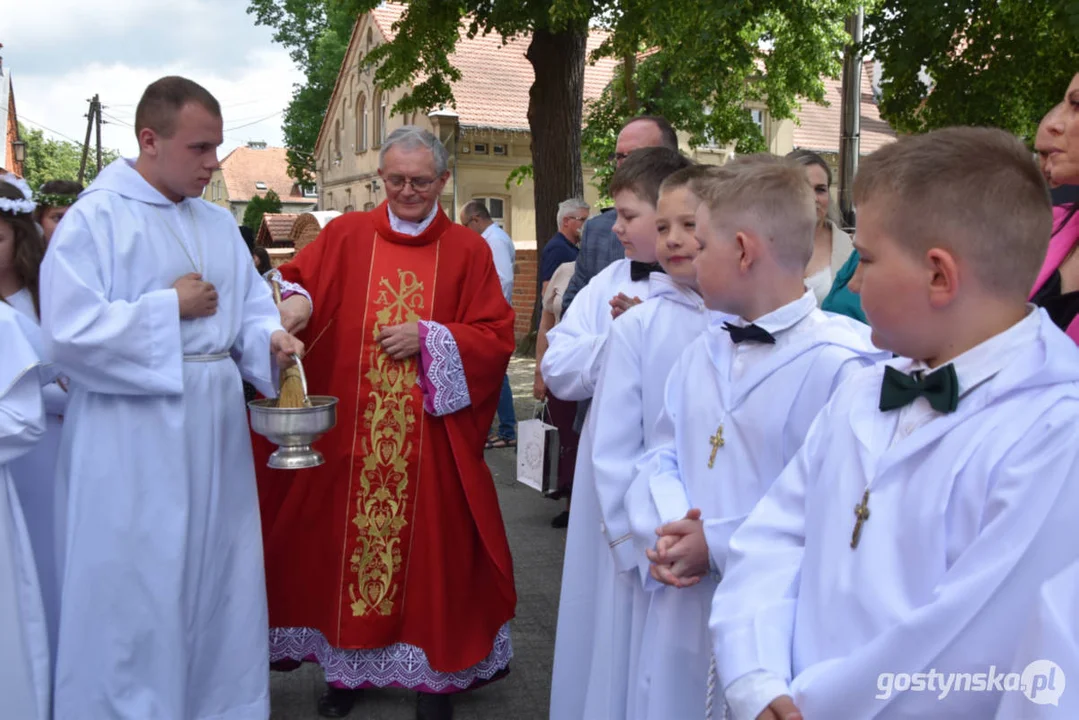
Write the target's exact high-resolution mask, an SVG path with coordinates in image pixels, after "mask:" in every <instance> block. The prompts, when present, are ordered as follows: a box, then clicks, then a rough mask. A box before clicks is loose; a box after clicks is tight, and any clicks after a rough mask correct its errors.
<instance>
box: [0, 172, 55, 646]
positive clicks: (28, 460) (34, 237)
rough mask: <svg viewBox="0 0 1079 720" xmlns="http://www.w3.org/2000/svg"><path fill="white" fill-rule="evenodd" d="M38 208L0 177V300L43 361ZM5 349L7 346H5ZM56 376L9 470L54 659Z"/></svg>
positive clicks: (21, 187) (23, 189)
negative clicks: (32, 437)
mask: <svg viewBox="0 0 1079 720" xmlns="http://www.w3.org/2000/svg"><path fill="white" fill-rule="evenodd" d="M36 211H37V207H36V204H35V203H34V201H33V200H31V193H30V187H29V186H28V185H27V184H26V182H25V181H23V180H21V179H19V178H16V177H15V176H14V175H3V176H0V300H2V301H3V302H4V303H5V304H7V305H9V306H11V307H12V308H14V309H15V311H16V312H17V313H19V314H21V315H22V317H23V319H24V320H26V322H25V323H24V324H25V325H26V326H27V327H28V330H27V333H26V334H27V336H28V339H29V341H30V344H31V345H32V346H33V347H34V348H35V350H36V352H37V355H38V357H39V358H42V359H44V345H43V342H42V337H41V330H40V328H39V327H38V325H39V320H38V318H39V316H40V312H41V303H40V296H39V293H38V271H39V269H40V266H41V260H42V257H43V256H44V254H45V244H44V242H43V240H42V237H41V233H40V232H38V229H37V227H36V225H35V224H34V216H35V214H36ZM5 346H6V340H5ZM54 378H55V373H54V374H53V375H52V376H50V378H49V382H48V383H46V384H44V386H43V387H42V389H41V393H42V398H43V400H44V403H45V435H44V437H43V438H42V439H41V441H40V442H38V443H37V445H35V446H34V448H33V450H31V451H30V452H28V453H26V454H25V455H23V456H22V457H20V458H19V459H18V460H15V461H14V462H13V463H12V464H11V474H12V476H13V477H14V482H15V488H16V490H17V491H18V493H19V498H20V500H21V502H22V508H23V511H24V512H25V514H26V528H27V531H28V532H29V534H30V541H31V545H32V547H33V553H34V561H35V564H36V565H37V575H38V581H39V582H40V584H41V596H42V601H43V602H44V608H45V620H46V628H47V630H48V638H49V647H50V648H51V650H52V652H53V657H55V651H56V638H57V634H56V631H57V628H58V626H59V616H60V578H61V575H62V572H63V556H64V540H65V537H66V533H65V528H64V517H65V515H66V511H67V487H66V483H63V482H62V481H60V480H58V478H57V473H56V457H57V455H58V454H59V448H60V429H61V422H62V420H61V419H62V416H63V414H64V408H65V406H66V405H67V391H66V390H65V387H64V383H65V381H64V380H63V379H62V378H60V379H55V381H54Z"/></svg>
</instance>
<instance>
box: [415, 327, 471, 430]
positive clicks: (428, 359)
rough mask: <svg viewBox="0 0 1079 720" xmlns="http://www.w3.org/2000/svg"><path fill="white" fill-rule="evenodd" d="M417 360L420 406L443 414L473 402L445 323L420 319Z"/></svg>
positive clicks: (460, 408)
mask: <svg viewBox="0 0 1079 720" xmlns="http://www.w3.org/2000/svg"><path fill="white" fill-rule="evenodd" d="M420 363H421V365H422V369H423V372H422V373H421V374H420V377H419V378H418V379H417V381H418V382H419V384H420V387H421V388H423V409H424V410H426V411H427V412H429V413H430V414H432V415H434V416H435V417H442V416H443V415H450V414H451V413H455V412H457V411H458V410H464V409H465V408H466V407H468V406H469V405H471V404H472V397H471V396H470V395H469V394H468V381H467V380H466V379H465V367H464V364H463V363H462V362H461V352H460V351H459V350H458V349H457V341H456V340H454V339H453V333H451V332H450V331H449V330H448V329H446V326H445V325H440V324H439V323H436V322H427V321H422V320H421V321H420Z"/></svg>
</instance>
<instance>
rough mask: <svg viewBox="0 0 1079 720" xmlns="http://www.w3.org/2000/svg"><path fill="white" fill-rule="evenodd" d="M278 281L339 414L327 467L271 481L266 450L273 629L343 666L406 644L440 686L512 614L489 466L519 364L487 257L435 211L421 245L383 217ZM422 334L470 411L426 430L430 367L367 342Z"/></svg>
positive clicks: (335, 226)
mask: <svg viewBox="0 0 1079 720" xmlns="http://www.w3.org/2000/svg"><path fill="white" fill-rule="evenodd" d="M280 270H281V274H282V275H283V276H284V278H285V279H286V280H289V281H291V282H297V283H300V284H301V285H303V287H304V288H306V289H307V290H308V292H310V293H311V296H312V298H313V301H314V314H313V316H312V318H311V322H310V324H309V325H308V327H307V329H306V330H305V331H304V332H303V334H302V336H301V338H302V339H303V341H304V342H305V343H306V345H307V355H306V357H305V358H304V369H305V371H306V373H307V378H308V383H309V388H310V392H311V394H312V395H333V396H336V397H337V398H339V400H340V402H339V404H338V407H337V426H336V428H334V429H333V430H332V431H331V432H330V433H328V434H327V435H326V436H324V437H323V438H322V439H321V440H319V441H318V443H316V446H317V447H318V449H319V450H320V451H321V452H322V453H323V454H324V455H325V457H326V463H325V464H324V465H322V466H321V467H318V468H314V469H311V470H300V471H295V472H286V471H282V470H271V469H269V468H267V467H266V466H265V465H266V458H267V456H268V451H269V449H270V448H268V447H267V445H266V444H265V443H262V444H261V445H260V446H259V447H258V448H256V456H255V464H256V466H257V467H258V479H259V493H260V498H261V504H262V518H263V530H264V537H265V553H266V583H267V591H268V594H269V605H270V625H271V626H273V627H311V628H316V629H318V630H320V631H321V632H322V633H323V634H324V635H325V636H326V638H327V640H328V641H329V642H330V644H331V645H333V646H335V647H339V648H345V649H358V648H379V647H384V646H387V645H391V644H393V643H398V642H401V643H408V644H410V645H415V646H418V647H420V648H422V649H423V650H424V651H425V652H426V654H427V658H428V660H429V662H430V664H431V667H432V668H433V669H435V670H438V671H442V672H456V671H459V670H463V669H465V668H468V667H471V666H472V665H475V664H476V663H478V662H480V661H481V660H483V659H484V658H485V657H486V656H487V655H488V654H489V653H490V652H491V648H492V645H493V643H494V639H495V635H496V633H497V632H498V629H499V628H500V627H501V626H502V625H503V624H504V623H506V622H507V621H509V620H510V618H512V617H513V614H514V608H515V606H516V602H517V596H516V592H515V590H514V583H513V563H512V560H511V558H510V551H509V545H508V543H507V542H506V533H505V528H504V526H503V524H502V514H501V511H500V510H499V506H498V498H497V496H496V494H495V487H494V482H493V480H492V478H491V473H490V470H489V469H488V468H487V464H486V463H485V462H484V459H483V447H484V441H485V439H486V437H487V433H488V430H489V428H490V425H491V420H492V418H493V417H494V414H495V409H496V406H497V404H498V396H499V392H500V391H501V388H502V378H503V376H504V374H505V372H506V366H507V365H508V363H509V358H510V355H511V354H512V353H513V349H514V336H513V319H514V316H513V310H512V309H511V308H510V307H509V305H508V304H507V303H506V301H505V299H504V298H503V296H502V291H501V286H500V284H499V280H498V275H497V274H496V273H495V266H494V262H493V260H492V258H491V251H490V249H489V248H488V247H487V245H486V243H485V242H484V241H483V239H482V238H481V237H480V236H478V235H476V234H475V233H473V232H471V231H470V230H467V229H465V228H464V227H462V226H460V225H455V224H453V223H452V222H451V221H450V220H449V218H447V217H446V215H445V214H444V213H443V212H442V210H441V209H440V210H439V211H438V214H437V216H436V218H435V220H434V222H433V223H432V224H431V226H430V227H429V228H428V229H427V230H426V231H425V232H424V233H423V234H421V235H418V236H416V237H410V236H407V235H400V234H398V233H395V232H394V231H393V230H392V229H391V228H390V222H389V214H388V212H387V207H386V204H385V203H383V204H382V205H381V206H379V207H378V208H376V209H375V210H373V211H372V212H365V213H359V212H354V213H348V214H346V215H343V216H341V217H340V218H337V219H335V220H334V221H333V222H331V223H330V224H329V225H327V226H326V228H325V229H323V231H322V233H321V234H320V235H319V237H318V238H317V239H316V240H315V241H314V242H313V243H311V244H310V245H309V246H307V247H306V248H304V249H303V250H302V251H301V252H300V253H299V255H297V257H296V258H295V259H294V260H293V261H292V262H291V263H289V264H287V265H284V266H282V267H281V268H280ZM419 320H426V321H434V322H437V323H440V324H441V325H443V326H445V327H446V328H447V329H448V330H449V332H450V333H451V334H452V335H453V338H454V340H455V341H456V343H457V348H458V350H459V352H460V355H461V360H462V364H463V366H464V375H465V378H464V379H465V380H466V381H467V385H468V393H469V395H470V397H471V401H472V404H471V405H470V406H469V407H466V408H465V409H463V410H460V411H458V412H455V413H452V414H450V415H446V416H444V417H434V416H432V415H430V414H428V413H427V412H425V411H424V407H423V393H422V390H421V387H420V385H419V384H418V383H417V377H418V375H419V374H420V373H422V372H423V369H422V367H421V360H420V357H419V356H415V357H412V358H409V359H408V360H405V361H403V362H399V361H395V360H393V359H392V358H390V356H388V355H387V354H385V353H384V352H383V351H382V349H381V348H380V347H379V345H378V344H377V343H376V342H375V338H376V337H377V336H378V333H379V331H380V329H381V328H382V327H383V326H389V325H396V324H399V323H404V322H415V321H419ZM260 449H261V450H262V452H259V450H260Z"/></svg>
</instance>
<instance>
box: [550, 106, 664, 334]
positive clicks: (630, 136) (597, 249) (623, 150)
mask: <svg viewBox="0 0 1079 720" xmlns="http://www.w3.org/2000/svg"><path fill="white" fill-rule="evenodd" d="M660 146H662V147H668V148H670V149H671V150H677V149H678V136H677V135H676V134H675V132H674V128H673V127H671V124H670V123H669V122H667V121H666V120H665V119H663V118H662V117H659V116H656V115H642V116H641V117H636V118H633V119H632V120H630V121H629V122H627V123H626V124H625V125H623V126H622V130H621V132H619V133H618V141H617V143H616V144H615V149H614V154H613V155H611V160H612V161H613V162H614V163H615V165H616V167H621V165H622V162H623V161H624V160H625V159H626V158H627V157H629V154H630V153H631V152H633V151H634V150H640V149H641V148H646V147H660ZM614 221H615V214H614V210H613V209H611V210H606V211H604V212H602V213H601V214H599V215H597V216H596V217H594V218H591V219H590V220H589V221H588V222H587V223H585V226H584V230H582V231H581V246H580V252H579V253H578V254H577V267H576V268H575V269H574V272H573V278H572V279H571V280H570V281H569V287H568V288H566V293H565V295H563V296H562V312H563V313H565V312H566V311H567V310H569V306H570V304H571V303H572V302H573V298H574V297H575V296H576V295H577V293H578V292H579V291H580V290H581V288H583V287H584V286H585V285H587V284H588V281H589V280H591V279H592V278H593V277H595V276H596V275H597V274H598V273H599V271H600V270H602V269H603V268H605V267H607V266H608V265H610V264H611V263H613V262H614V261H615V260H621V259H622V258H624V257H625V256H626V250H625V248H623V247H622V243H620V242H619V241H618V238H616V237H615V235H614V231H613V230H612V228H614Z"/></svg>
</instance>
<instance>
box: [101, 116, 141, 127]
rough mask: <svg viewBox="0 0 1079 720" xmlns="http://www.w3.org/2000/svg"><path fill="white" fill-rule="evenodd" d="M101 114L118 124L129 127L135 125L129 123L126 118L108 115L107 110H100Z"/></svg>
mask: <svg viewBox="0 0 1079 720" xmlns="http://www.w3.org/2000/svg"><path fill="white" fill-rule="evenodd" d="M101 114H102V115H104V116H105V117H107V118H108V119H109V120H112V121H113V122H115V123H119V124H120V125H126V126H127V127H129V128H134V127H135V126H134V125H132V124H131V123H129V122H127V121H126V120H121V119H120V118H118V117H113V116H112V115H110V114H109V113H107V112H102V113H101Z"/></svg>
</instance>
